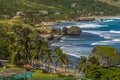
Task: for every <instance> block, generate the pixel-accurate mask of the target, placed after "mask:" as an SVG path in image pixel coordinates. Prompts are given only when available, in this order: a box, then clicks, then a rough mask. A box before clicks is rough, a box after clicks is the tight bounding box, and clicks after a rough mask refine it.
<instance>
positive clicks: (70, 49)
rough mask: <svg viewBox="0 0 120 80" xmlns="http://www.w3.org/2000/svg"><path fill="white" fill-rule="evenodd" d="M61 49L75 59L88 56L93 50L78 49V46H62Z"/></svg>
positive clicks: (86, 48)
mask: <svg viewBox="0 0 120 80" xmlns="http://www.w3.org/2000/svg"><path fill="white" fill-rule="evenodd" d="M61 49H62V50H63V51H64V52H65V53H66V54H68V55H72V56H75V57H80V56H88V55H89V53H90V51H91V50H92V48H88V47H76V46H62V47H61Z"/></svg>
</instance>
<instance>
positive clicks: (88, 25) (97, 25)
mask: <svg viewBox="0 0 120 80" xmlns="http://www.w3.org/2000/svg"><path fill="white" fill-rule="evenodd" d="M73 26H78V27H80V28H100V27H107V25H99V24H86V23H84V24H79V25H73ZM66 27H67V28H70V27H71V26H66Z"/></svg>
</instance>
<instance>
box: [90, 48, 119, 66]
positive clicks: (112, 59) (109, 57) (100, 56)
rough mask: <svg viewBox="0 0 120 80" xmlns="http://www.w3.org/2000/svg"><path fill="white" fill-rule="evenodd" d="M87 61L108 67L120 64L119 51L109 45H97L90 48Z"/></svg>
mask: <svg viewBox="0 0 120 80" xmlns="http://www.w3.org/2000/svg"><path fill="white" fill-rule="evenodd" d="M88 61H89V62H90V63H92V64H96V65H98V66H101V67H110V66H116V65H119V64H120V54H119V52H118V51H117V50H116V49H115V48H113V47H110V46H98V47H96V48H94V49H93V50H92V54H91V55H90V56H89V57H88Z"/></svg>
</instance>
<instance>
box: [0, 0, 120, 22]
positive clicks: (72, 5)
mask: <svg viewBox="0 0 120 80" xmlns="http://www.w3.org/2000/svg"><path fill="white" fill-rule="evenodd" d="M18 11H23V12H24V13H26V14H25V16H24V18H27V20H30V22H34V21H36V23H37V22H40V21H47V20H48V21H51V20H56V19H57V20H58V19H70V18H71V19H73V18H76V17H79V16H88V15H99V16H100V15H101V16H108V15H120V8H119V7H117V6H113V5H109V4H107V3H104V2H101V1H98V0H0V17H1V16H9V17H10V18H11V17H13V16H15V15H16V12H18ZM40 11H47V12H48V14H40V13H39V12H40ZM54 12H60V15H54Z"/></svg>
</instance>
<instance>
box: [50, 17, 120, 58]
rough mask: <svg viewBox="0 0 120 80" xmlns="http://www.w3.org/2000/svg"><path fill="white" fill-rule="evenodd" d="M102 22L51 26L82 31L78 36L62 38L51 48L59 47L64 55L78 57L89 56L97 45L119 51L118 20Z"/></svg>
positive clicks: (106, 19)
mask: <svg viewBox="0 0 120 80" xmlns="http://www.w3.org/2000/svg"><path fill="white" fill-rule="evenodd" d="M103 19H104V20H103V21H102V22H98V21H92V22H64V23H59V24H57V25H54V26H51V27H52V28H62V27H71V26H78V27H80V28H81V29H82V33H81V35H79V36H64V37H62V39H61V40H60V41H58V42H54V43H53V44H52V46H58V47H60V48H61V49H62V50H63V51H64V52H65V53H66V54H68V55H71V56H74V57H78V58H79V57H80V56H89V55H90V54H91V52H92V49H93V48H94V47H96V46H99V45H104V46H113V47H115V48H116V49H117V50H118V51H120V18H117V17H113V18H112V17H111V18H103Z"/></svg>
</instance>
